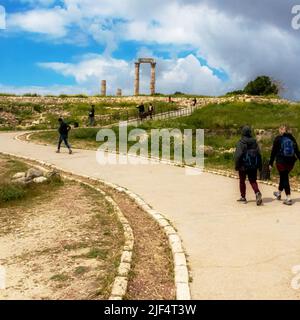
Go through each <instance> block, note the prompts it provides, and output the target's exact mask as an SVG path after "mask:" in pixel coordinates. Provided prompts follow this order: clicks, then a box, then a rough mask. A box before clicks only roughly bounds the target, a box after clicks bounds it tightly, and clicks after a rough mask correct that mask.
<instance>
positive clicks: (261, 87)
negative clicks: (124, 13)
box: [244, 76, 279, 96]
mask: <svg viewBox="0 0 300 320" xmlns="http://www.w3.org/2000/svg"><path fill="white" fill-rule="evenodd" d="M244 91H245V93H247V94H250V95H255V96H263V95H270V94H275V95H277V94H278V92H279V88H278V85H277V84H276V83H274V81H272V80H271V78H270V77H267V76H260V77H257V78H256V79H255V80H254V81H250V82H249V83H248V84H247V85H246V87H245V89H244Z"/></svg>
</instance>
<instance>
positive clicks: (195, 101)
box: [192, 98, 197, 107]
mask: <svg viewBox="0 0 300 320" xmlns="http://www.w3.org/2000/svg"><path fill="white" fill-rule="evenodd" d="M196 105H197V99H196V98H194V99H193V102H192V106H193V107H195V106H196Z"/></svg>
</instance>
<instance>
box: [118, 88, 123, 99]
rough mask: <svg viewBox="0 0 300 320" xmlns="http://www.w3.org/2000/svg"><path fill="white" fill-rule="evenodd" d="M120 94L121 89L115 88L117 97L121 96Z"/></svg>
mask: <svg viewBox="0 0 300 320" xmlns="http://www.w3.org/2000/svg"><path fill="white" fill-rule="evenodd" d="M121 96H122V89H117V97H121Z"/></svg>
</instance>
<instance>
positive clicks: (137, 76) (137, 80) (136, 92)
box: [134, 62, 140, 96]
mask: <svg viewBox="0 0 300 320" xmlns="http://www.w3.org/2000/svg"><path fill="white" fill-rule="evenodd" d="M139 94H140V63H139V62H136V63H135V81H134V95H135V96H138V95H139Z"/></svg>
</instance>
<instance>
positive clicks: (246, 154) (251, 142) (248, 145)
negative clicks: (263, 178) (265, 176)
mask: <svg viewBox="0 0 300 320" xmlns="http://www.w3.org/2000/svg"><path fill="white" fill-rule="evenodd" d="M235 169H236V170H237V171H238V172H239V178H240V192H241V198H240V199H239V200H238V201H239V202H242V203H244V204H246V203H247V200H246V178H247V176H248V179H249V182H250V184H251V187H252V189H253V191H254V193H255V196H256V204H257V205H258V206H260V205H261V204H262V195H261V192H260V190H259V188H258V184H257V170H258V169H259V170H260V171H261V169H262V161H261V154H260V150H259V146H258V144H257V142H256V139H255V138H253V137H252V132H251V128H250V127H248V126H245V127H244V128H243V129H242V138H241V140H240V141H239V142H238V144H237V147H236V151H235Z"/></svg>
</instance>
